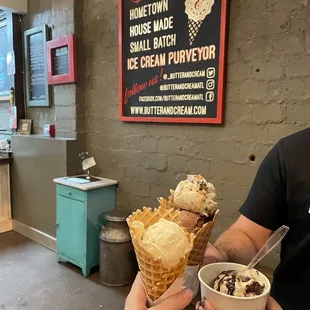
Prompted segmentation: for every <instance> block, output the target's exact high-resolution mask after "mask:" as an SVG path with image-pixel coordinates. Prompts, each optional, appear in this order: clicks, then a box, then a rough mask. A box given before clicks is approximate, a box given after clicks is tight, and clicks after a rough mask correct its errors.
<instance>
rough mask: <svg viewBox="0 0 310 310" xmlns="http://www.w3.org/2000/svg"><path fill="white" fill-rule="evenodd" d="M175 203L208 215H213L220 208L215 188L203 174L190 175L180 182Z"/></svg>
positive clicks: (175, 194)
mask: <svg viewBox="0 0 310 310" xmlns="http://www.w3.org/2000/svg"><path fill="white" fill-rule="evenodd" d="M174 203H175V204H176V206H177V207H178V208H180V209H184V210H188V211H192V212H196V213H200V214H206V215H213V214H214V212H215V211H216V210H217V209H218V206H217V202H216V191H215V188H214V186H213V184H212V183H209V182H207V181H206V179H205V178H204V177H202V176H201V175H188V176H187V179H186V180H185V181H181V182H180V183H179V184H178V186H177V188H176V189H175V191H174Z"/></svg>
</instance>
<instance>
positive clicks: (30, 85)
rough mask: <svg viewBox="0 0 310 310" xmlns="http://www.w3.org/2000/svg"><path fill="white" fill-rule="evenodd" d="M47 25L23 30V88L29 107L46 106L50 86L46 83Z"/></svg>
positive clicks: (48, 101) (47, 104) (48, 99)
mask: <svg viewBox="0 0 310 310" xmlns="http://www.w3.org/2000/svg"><path fill="white" fill-rule="evenodd" d="M48 38H49V34H48V26H47V25H43V26H40V27H37V28H33V29H30V30H27V31H25V33H24V42H25V88H26V100H27V105H28V106H29V107H48V106H49V105H50V87H49V85H48V83H47V62H46V42H47V40H48Z"/></svg>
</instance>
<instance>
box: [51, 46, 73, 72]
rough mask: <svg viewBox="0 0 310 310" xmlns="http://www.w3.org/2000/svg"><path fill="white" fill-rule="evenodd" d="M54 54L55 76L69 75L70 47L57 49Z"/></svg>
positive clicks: (53, 51)
mask: <svg viewBox="0 0 310 310" xmlns="http://www.w3.org/2000/svg"><path fill="white" fill-rule="evenodd" d="M52 53H53V55H52V56H53V61H54V64H53V75H63V74H68V73H69V53H68V46H63V47H59V48H55V49H53V50H52Z"/></svg>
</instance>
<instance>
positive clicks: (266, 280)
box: [198, 262, 271, 301]
mask: <svg viewBox="0 0 310 310" xmlns="http://www.w3.org/2000/svg"><path fill="white" fill-rule="evenodd" d="M225 263H226V264H231V265H238V266H244V267H246V266H245V265H242V264H238V263H230V262H220V263H212V264H208V265H206V266H204V267H202V268H201V269H200V270H199V272H198V279H199V281H200V283H203V284H205V285H206V286H207V287H208V288H210V289H211V290H212V291H213V292H214V293H216V294H218V295H221V296H226V297H228V298H230V299H234V300H243V301H246V300H255V299H259V298H262V297H264V296H266V295H268V294H269V293H270V286H271V285H270V281H269V280H268V278H267V277H266V276H265V275H264V274H263V273H261V272H260V271H258V270H256V269H254V268H253V270H255V271H258V272H259V274H260V275H261V276H263V278H264V281H265V282H266V283H268V285H269V289H268V290H265V292H263V293H262V294H261V295H258V296H253V297H238V296H232V295H227V294H224V293H221V292H219V291H216V290H215V289H214V288H213V287H211V286H210V285H209V284H207V283H205V282H204V281H203V280H202V278H201V272H202V270H203V269H205V268H206V267H210V266H214V265H222V264H225Z"/></svg>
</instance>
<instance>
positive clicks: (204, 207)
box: [127, 176, 217, 302]
mask: <svg viewBox="0 0 310 310" xmlns="http://www.w3.org/2000/svg"><path fill="white" fill-rule="evenodd" d="M215 198H216V194H215V189H214V187H213V185H212V184H211V183H208V182H207V181H206V180H205V179H204V178H203V177H201V176H188V178H187V180H186V181H182V182H180V183H179V185H178V186H177V188H176V190H175V191H173V190H171V195H170V197H169V198H168V200H165V199H163V198H160V199H159V201H160V207H159V208H157V209H154V210H152V209H151V208H145V207H144V208H143V210H137V211H135V212H133V213H132V215H130V216H129V217H128V219H127V223H128V226H129V228H130V234H131V237H132V242H133V245H134V249H135V253H136V257H137V261H138V264H139V268H140V272H141V276H142V279H143V283H144V287H145V290H146V293H147V295H148V297H149V299H150V301H151V302H155V301H157V300H158V299H161V300H163V299H164V298H166V297H169V296H171V295H172V294H175V293H178V292H179V291H180V290H181V289H182V279H183V277H184V272H185V269H186V266H197V265H200V264H201V262H202V261H203V255H204V251H205V249H206V247H207V244H208V240H209V236H210V234H211V232H212V228H213V225H214V221H215V219H216V215H217V203H216V202H215ZM167 290H168V291H167Z"/></svg>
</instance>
